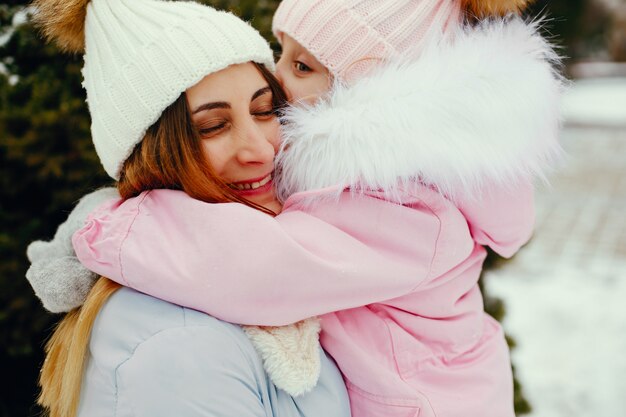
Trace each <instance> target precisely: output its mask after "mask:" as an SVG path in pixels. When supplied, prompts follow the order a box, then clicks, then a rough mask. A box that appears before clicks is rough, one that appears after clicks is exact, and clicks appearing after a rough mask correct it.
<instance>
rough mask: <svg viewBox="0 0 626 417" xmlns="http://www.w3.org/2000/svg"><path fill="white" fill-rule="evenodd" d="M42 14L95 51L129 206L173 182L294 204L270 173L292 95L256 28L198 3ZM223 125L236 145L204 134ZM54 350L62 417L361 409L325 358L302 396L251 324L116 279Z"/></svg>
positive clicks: (54, 411)
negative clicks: (273, 371)
mask: <svg viewBox="0 0 626 417" xmlns="http://www.w3.org/2000/svg"><path fill="white" fill-rule="evenodd" d="M38 6H39V11H38V16H37V19H38V21H39V23H40V24H41V25H43V26H44V28H45V31H46V33H47V35H48V37H50V38H52V39H54V40H56V41H57V42H60V44H61V45H62V46H64V47H66V48H67V49H71V50H76V51H83V52H84V54H85V67H84V71H83V74H84V77H85V83H84V86H85V88H86V90H87V96H88V99H89V104H90V112H91V117H92V121H93V126H92V134H93V139H94V142H95V143H96V146H97V149H98V153H99V155H100V156H101V158H102V161H103V164H104V165H105V167H106V169H107V172H109V173H110V174H111V176H112V177H114V178H116V179H118V190H119V192H120V195H121V196H122V197H123V198H131V197H133V196H136V195H138V194H139V193H141V192H142V191H144V190H147V189H151V188H153V187H160V188H169V189H174V190H184V192H185V193H187V194H188V195H191V196H194V198H197V199H199V200H202V201H208V202H223V203H226V202H238V203H242V204H244V205H246V206H250V207H251V209H253V210H254V211H257V210H258V212H259V213H264V214H263V215H267V214H273V213H274V212H278V211H279V210H280V205H279V204H278V203H277V201H276V198H275V196H274V193H273V191H272V190H271V188H270V187H266V183H267V181H265V179H264V178H265V177H267V173H270V172H271V171H272V170H273V159H274V154H275V152H276V148H277V146H278V133H279V122H278V120H277V118H276V111H277V109H278V108H279V107H280V106H281V105H282V103H283V101H284V93H283V92H282V90H281V89H280V86H279V85H278V83H277V81H276V79H275V78H274V77H273V76H272V75H271V73H270V72H269V71H268V69H267V67H270V68H272V67H273V54H272V52H271V50H270V49H269V46H268V45H267V43H266V42H265V41H264V40H263V39H262V38H261V37H260V35H259V34H258V33H257V32H256V31H254V30H253V29H252V28H251V27H250V26H248V25H247V24H245V23H244V22H242V21H240V20H239V19H237V18H236V17H234V16H232V15H230V14H228V13H224V12H218V11H216V10H214V9H212V8H209V7H205V6H200V5H198V4H194V3H182V2H179V3H171V2H161V1H153V0H132V1H130V0H129V1H124V0H94V1H92V2H90V3H88V4H86V3H85V4H72V5H70V6H67V4H63V3H54V2H52V3H49V2H40V3H39V4H38ZM68 7H69V9H68ZM67 22H84V27H83V26H82V24H79V27H78V28H76V27H72V26H71V25H69V26H68V25H67ZM83 31H84V32H85V34H84V35H83V33H82V32H83ZM83 39H85V41H86V42H85V45H83ZM234 86H236V88H234ZM216 129H218V130H226V129H227V130H228V131H229V132H230V133H229V138H228V140H224V141H210V142H209V141H205V140H203V139H204V138H206V137H208V136H210V135H211V134H212V132H214V131H215V130H216ZM252 179H259V180H257V181H251V180H252ZM264 181H265V183H263V182H264ZM259 182H260V183H259ZM255 183H256V184H255ZM242 184H245V185H243V186H242ZM242 188H244V190H242ZM240 238H241V236H240ZM42 249H44V248H42V246H41V245H39V247H37V246H34V247H31V249H30V250H29V256H36V252H37V251H38V250H39V251H40V250H42ZM315 336H316V334H315ZM47 353H48V354H47V358H46V362H45V364H44V366H43V369H42V375H41V385H42V394H41V397H40V400H39V401H40V403H41V404H42V405H43V406H44V407H46V408H48V409H49V411H50V415H51V416H53V417H57V416H58V417H61V416H62V417H70V416H74V415H79V416H89V417H93V416H107V415H110V416H112V415H116V416H126V415H128V416H130V415H133V416H171V415H184V416H207V415H215V416H230V415H241V416H274V415H276V416H283V415H284V416H306V415H309V416H313V415H330V416H348V415H349V407H348V401H347V396H346V392H345V386H344V385H343V382H342V380H341V376H340V374H339V372H338V371H337V369H336V367H335V365H334V364H333V363H332V362H331V361H330V360H329V359H328V358H327V357H326V356H325V355H323V354H322V358H321V373H320V383H319V384H318V385H317V387H316V388H315V389H314V390H313V391H312V392H310V393H309V394H307V395H303V396H301V397H298V398H294V397H292V396H291V395H289V394H287V393H286V392H285V391H283V390H280V389H278V388H277V387H276V386H275V385H274V384H273V383H272V381H271V380H270V378H269V377H268V374H267V373H266V372H265V370H264V368H263V364H262V361H261V359H260V357H259V355H258V354H257V353H256V351H255V350H254V347H253V346H252V344H251V343H250V341H249V340H248V338H247V337H246V336H245V335H244V333H243V331H242V329H241V328H240V327H239V326H235V325H231V324H228V323H225V322H221V321H219V320H217V319H214V318H212V317H210V316H207V315H204V314H201V313H198V312H196V311H193V310H189V309H186V308H183V307H179V306H176V305H173V304H169V303H166V302H163V301H160V300H157V299H154V298H152V297H148V296H146V295H143V294H141V293H138V292H135V291H133V290H130V289H128V288H125V289H119V285H117V284H114V283H112V282H111V281H109V280H107V279H105V278H102V279H100V280H99V281H98V282H97V283H96V285H95V287H94V288H93V289H91V291H89V294H88V296H87V300H86V302H85V304H84V306H82V307H81V308H79V309H77V310H74V311H72V312H71V313H69V314H68V316H67V317H65V318H64V319H63V321H62V322H61V324H60V325H59V327H58V329H57V330H56V331H55V333H54V335H53V337H52V339H51V341H50V343H49V344H48V347H47ZM316 354H319V353H318V352H317V351H316Z"/></svg>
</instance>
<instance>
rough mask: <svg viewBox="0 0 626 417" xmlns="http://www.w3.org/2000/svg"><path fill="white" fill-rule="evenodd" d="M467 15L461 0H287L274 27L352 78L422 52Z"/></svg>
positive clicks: (342, 76) (339, 73) (341, 74)
mask: <svg viewBox="0 0 626 417" xmlns="http://www.w3.org/2000/svg"><path fill="white" fill-rule="evenodd" d="M460 20H461V9H460V1H459V0H384V1H380V0H306V1H304V0H283V1H282V2H281V3H280V6H279V7H278V9H277V10H276V14H275V15H274V20H273V25H272V30H273V32H274V34H275V35H276V37H277V38H278V39H280V37H281V35H282V34H283V33H286V34H287V35H289V36H291V37H292V38H293V39H295V40H296V41H297V42H298V43H299V44H301V45H302V46H303V47H304V48H306V49H307V50H308V51H309V52H310V53H311V54H312V55H313V56H315V58H317V60H318V61H320V63H322V65H324V66H325V67H326V68H328V70H329V71H330V72H331V73H332V74H333V75H334V76H336V77H338V78H340V79H343V80H346V81H350V80H354V79H357V78H359V77H360V76H362V75H363V74H366V73H367V72H368V71H369V70H370V69H371V68H372V67H373V66H374V65H377V64H379V63H380V62H381V61H387V60H390V59H393V58H396V57H399V56H401V55H404V56H406V55H407V54H408V55H410V56H412V55H414V56H417V55H419V52H420V51H421V45H423V44H424V43H425V42H426V41H427V40H428V39H429V38H431V37H436V36H442V35H443V34H445V33H447V32H449V31H450V29H452V28H453V27H456V26H457V25H458V24H459V22H460Z"/></svg>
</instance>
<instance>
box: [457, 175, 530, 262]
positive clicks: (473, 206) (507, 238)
mask: <svg viewBox="0 0 626 417" xmlns="http://www.w3.org/2000/svg"><path fill="white" fill-rule="evenodd" d="M457 206H458V207H459V210H460V211H461V212H462V213H463V215H464V216H465V218H466V219H467V222H468V224H469V227H470V232H471V234H472V237H473V238H474V240H475V241H476V242H477V243H479V244H480V245H483V246H489V247H490V248H491V249H493V250H494V251H495V252H496V253H498V254H499V255H501V256H504V257H506V258H509V257H511V256H513V255H514V254H515V253H516V252H517V251H518V250H519V248H520V247H521V246H522V245H523V244H525V243H526V242H528V240H529V239H530V237H531V235H532V232H533V228H534V224H535V207H534V187H533V185H532V184H531V183H530V182H523V183H520V184H518V185H515V186H490V187H485V191H484V194H483V195H482V196H481V198H476V199H472V198H464V199H461V200H460V201H459V202H458V204H457Z"/></svg>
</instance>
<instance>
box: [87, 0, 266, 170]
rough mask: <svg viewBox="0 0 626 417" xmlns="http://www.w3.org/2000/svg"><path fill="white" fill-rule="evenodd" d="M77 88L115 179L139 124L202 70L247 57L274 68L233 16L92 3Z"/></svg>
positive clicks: (130, 1) (139, 3) (138, 135)
mask: <svg viewBox="0 0 626 417" xmlns="http://www.w3.org/2000/svg"><path fill="white" fill-rule="evenodd" d="M84 59H85V64H84V67H83V77H84V82H83V86H84V88H85V89H86V90H87V102H88V104H89V111H90V113H91V119H92V126H91V133H92V137H93V141H94V144H95V147H96V151H97V153H98V156H99V157H100V160H101V161H102V164H103V166H104V168H105V170H106V172H107V173H108V174H109V175H110V176H111V177H113V178H114V179H119V175H120V170H121V168H122V166H123V163H124V161H125V160H126V159H127V158H128V157H129V156H130V154H131V153H132V151H133V149H134V147H135V146H136V145H137V144H138V143H139V142H140V141H141V139H142V138H143V136H144V135H145V132H146V131H147V129H148V128H149V127H150V126H151V125H152V124H154V123H155V122H156V121H157V120H158V118H159V117H160V115H161V113H162V112H163V110H165V109H166V108H167V107H168V106H169V105H170V104H172V103H173V102H174V101H175V100H176V99H177V98H178V97H179V96H180V94H181V93H183V92H184V91H185V90H186V89H187V88H189V87H191V86H193V85H194V84H196V83H198V82H199V81H200V80H201V79H202V78H204V77H205V76H206V75H208V74H211V73H214V72H217V71H220V70H222V69H224V68H226V67H228V66H229V65H234V64H241V63H245V62H249V61H253V62H257V63H260V64H264V65H266V66H267V67H268V68H270V69H273V68H274V62H273V53H272V51H271V49H270V47H269V45H268V44H267V42H266V41H265V40H264V39H263V38H262V37H261V35H260V34H259V33H258V32H257V31H256V30H255V29H253V28H252V27H251V26H250V25H248V24H247V23H245V22H243V21H242V20H240V19H239V18H237V17H236V16H234V15H232V14H230V13H227V12H223V11H217V10H215V9H213V8H210V7H208V6H203V5H200V4H197V3H193V2H180V1H179V2H170V1H159V0H92V1H91V3H90V4H89V5H88V6H87V18H86V23H85V57H84Z"/></svg>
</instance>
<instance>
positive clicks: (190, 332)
mask: <svg viewBox="0 0 626 417" xmlns="http://www.w3.org/2000/svg"><path fill="white" fill-rule="evenodd" d="M78 416H79V417H112V416H115V417H200V416H203V417H222V416H224V417H225V416H232V417H253V416H254V417H262V416H263V417H264V416H277V417H278V416H280V417H283V416H285V417H291V416H306V417H316V416H319V417H335V416H336V417H349V416H350V410H349V401H348V395H347V392H346V389H345V386H344V383H343V380H342V378H341V375H340V373H339V371H338V370H337V368H336V366H335V364H334V362H333V361H332V360H331V359H329V358H328V357H327V356H326V355H322V369H321V374H320V379H319V382H318V384H317V386H316V388H315V389H314V390H313V391H311V392H310V393H308V394H305V395H303V396H300V397H291V396H290V395H288V394H287V393H286V392H284V391H282V390H280V389H278V388H276V387H275V386H274V385H273V384H272V382H271V380H270V379H269V377H268V376H267V374H266V373H265V371H264V369H263V365H262V362H261V358H260V357H259V356H258V354H257V353H256V351H255V349H254V347H253V346H252V344H251V342H250V341H249V339H248V338H247V337H246V336H245V334H244V333H243V331H242V329H241V328H240V327H239V326H236V325H233V324H230V323H226V322H223V321H220V320H217V319H215V318H213V317H211V316H208V315H206V314H203V313H199V312H197V311H195V310H190V309H187V308H183V307H180V306H177V305H174V304H170V303H167V302H165V301H162V300H159V299H156V298H153V297H150V296H147V295H145V294H142V293H139V292H136V291H134V290H132V289H129V288H122V289H120V290H118V291H117V292H116V293H115V294H114V295H113V296H112V297H111V298H110V300H109V301H108V302H107V303H106V304H105V305H104V307H103V308H102V310H101V311H100V313H99V314H98V317H97V318H96V321H95V323H94V327H93V331H92V335H91V342H90V346H89V354H88V358H87V365H86V371H85V376H84V381H83V386H82V391H81V397H80V405H79V411H78Z"/></svg>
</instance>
